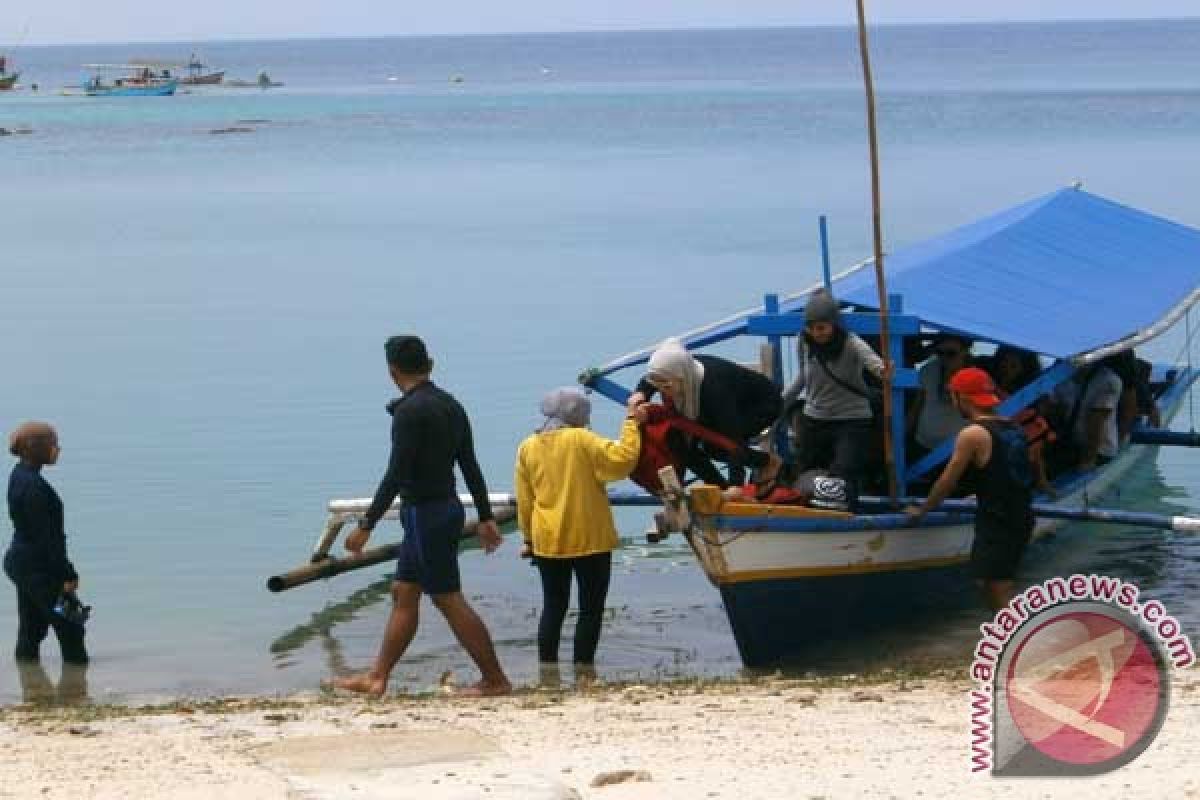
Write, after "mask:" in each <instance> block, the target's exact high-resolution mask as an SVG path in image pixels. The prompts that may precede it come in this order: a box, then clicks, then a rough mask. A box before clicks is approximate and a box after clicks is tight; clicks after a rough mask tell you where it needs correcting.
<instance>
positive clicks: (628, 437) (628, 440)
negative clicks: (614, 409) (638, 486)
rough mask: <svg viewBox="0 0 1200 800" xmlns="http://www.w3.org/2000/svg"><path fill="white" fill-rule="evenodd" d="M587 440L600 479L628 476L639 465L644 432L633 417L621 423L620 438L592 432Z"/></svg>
mask: <svg viewBox="0 0 1200 800" xmlns="http://www.w3.org/2000/svg"><path fill="white" fill-rule="evenodd" d="M586 441H587V443H588V454H589V455H590V456H591V459H592V469H593V471H594V472H595V475H596V479H597V480H599V481H603V482H604V483H611V482H612V481H619V480H621V479H623V478H628V477H629V473H631V472H633V468H634V467H636V466H637V462H638V456H639V455H640V454H641V449H642V432H641V429H639V428H638V421H637V420H636V419H634V418H633V417H626V418H625V422H624V423H622V424H621V437H620V438H619V439H617V440H612V439H605V438H604V437H603V436H598V435H596V434H592V435H591V436H589V437H588V438H587V440H586Z"/></svg>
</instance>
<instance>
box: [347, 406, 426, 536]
mask: <svg viewBox="0 0 1200 800" xmlns="http://www.w3.org/2000/svg"><path fill="white" fill-rule="evenodd" d="M409 417H410V414H405V413H404V409H403V407H402V406H401V407H399V408H396V409H394V411H393V414H392V451H391V453H390V454H389V455H388V465H387V471H386V472H384V473H383V478H382V480H380V481H379V488H377V489H376V490H375V497H374V498H373V499H372V500H371V505H370V506H369V507H368V508H367V513H366V514H364V515H363V516H362V517H360V518H359V520H358V527H357V528H355V529H354V530H353V531H351V532H350V535H349V536H347V537H346V545H345V546H346V549H347V550H349V551H350V552H351V553H361V552H362V549H363V547H365V546H366V544H367V540H368V539H370V538H371V531H373V530H374V529H375V526H376V525H378V524H379V520H381V519H383V515H384V514H386V513H387V511H388V509H389V508H391V507H392V503H393V502H394V501H395V499H396V495H398V494H400V490H401V489H403V488H404V485H405V483H407V482H408V481H409V480H410V473H411V471H412V461H413V456H414V452H415V449H416V443H417V432H416V430H415V429H414V427H415V426H414V424H413V421H412V420H411V419H410V418H409Z"/></svg>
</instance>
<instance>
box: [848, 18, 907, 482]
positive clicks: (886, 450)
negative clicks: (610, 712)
mask: <svg viewBox="0 0 1200 800" xmlns="http://www.w3.org/2000/svg"><path fill="white" fill-rule="evenodd" d="M857 3H858V51H859V54H860V55H861V56H862V69H863V85H864V87H865V89H866V95H867V137H868V140H869V142H870V150H871V222H872V224H873V227H874V238H875V286H876V287H877V288H878V290H879V349H880V354H881V355H882V356H883V358H884V363H885V364H889V365H890V363H891V362H890V361H889V359H890V356H891V352H892V350H891V340H890V337H889V336H888V296H887V283H886V281H885V279H884V274H883V227H882V225H881V223H880V205H881V203H880V198H879V139H878V135H877V133H876V129H875V86H874V84H873V82H872V81H871V55H870V52H869V50H868V47H867V13H866V9H865V8H864V0H857ZM883 457H884V461H885V463H886V465H887V479H888V495H889V496H890V497H891V499H892V502H893V503H895V502H896V500H897V493H896V457H895V448H894V446H893V442H892V376H891V370H890V369H889V370H885V371H884V376H883Z"/></svg>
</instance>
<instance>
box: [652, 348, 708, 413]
mask: <svg viewBox="0 0 1200 800" xmlns="http://www.w3.org/2000/svg"><path fill="white" fill-rule="evenodd" d="M646 377H647V378H649V379H650V380H651V381H652V382H653V381H655V380H661V379H663V378H667V379H669V380H671V381H673V382H674V383H675V384H676V385H678V386H679V387H681V391H680V392H679V394H678V395H677V396H674V397H673V400H674V403H675V408H676V410H677V411H679V413H680V414H683V415H684V416H685V417H687V418H688V419H695V418H696V417H697V416H699V414H700V383H701V382H702V381H703V380H704V365H703V364H701V363H700V362H699V361H697V360H696V359H694V358H692V355H691V353H689V352H688V351H687V350H686V349H685V348H684V346H683V343H682V342H680V341H679V340H678V339H676V338H673V337H672V338H670V339H667V340H665V341H664V342H663V343H662V344H660V345H659V346H658V348H657V349H656V350H655V351H654V355H652V356H650V364H649V369H648V370H647V371H646Z"/></svg>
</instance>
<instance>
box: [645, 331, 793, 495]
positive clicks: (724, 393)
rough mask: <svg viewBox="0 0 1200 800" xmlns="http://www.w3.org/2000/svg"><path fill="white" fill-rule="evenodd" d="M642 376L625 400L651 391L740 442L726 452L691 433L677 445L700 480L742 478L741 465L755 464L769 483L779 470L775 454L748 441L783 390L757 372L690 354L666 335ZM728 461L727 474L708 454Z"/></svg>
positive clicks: (723, 483) (776, 409) (772, 415)
mask: <svg viewBox="0 0 1200 800" xmlns="http://www.w3.org/2000/svg"><path fill="white" fill-rule="evenodd" d="M648 366H649V369H648V370H647V372H646V377H645V378H643V379H642V381H641V383H639V384H638V386H637V389H636V391H635V392H634V394H633V396H632V397H631V398H630V402H631V403H632V404H633V405H634V406H635V407H636V406H637V405H640V404H641V403H643V402H645V401H647V400H649V399H650V398H651V397H653V396H654V394H655V393H656V392H661V393H662V395H663V397H664V399H666V400H668V401H669V402H670V404H671V405H672V406H673V407H674V408H675V410H676V411H678V412H679V413H680V414H682V415H683V416H685V417H687V418H688V419H690V420H694V421H695V422H697V423H698V424H700V425H702V426H703V427H705V428H707V429H709V430H710V431H714V432H716V433H719V434H722V435H723V436H726V437H728V438H730V439H732V440H734V441H735V442H738V443H739V444H741V447H739V448H738V449H737V450H736V451H735V452H732V453H726V452H722V451H717V450H715V449H712V448H710V447H706V446H705V445H704V444H703V443H702V442H700V441H699V440H696V439H693V440H692V441H690V442H687V443H686V444H684V445H683V446H682V448H681V449H682V450H683V453H684V465H685V466H686V467H687V468H688V469H690V470H691V471H692V472H693V473H694V474H695V475H696V476H697V477H698V478H700V479H701V480H703V481H704V482H705V483H711V484H715V485H717V486H720V487H722V488H726V487H728V486H729V485H730V484H733V485H735V486H740V485H742V484H743V483H745V479H746V472H745V470H746V467H750V468H752V469H755V470H757V475H756V482H757V483H761V484H763V485H769V484H770V483H771V481H772V480H773V479H774V478H775V476H776V475H777V474H778V472H779V468H780V466H781V462H780V460H779V458H778V457H777V456H775V455H774V454H771V453H767V452H764V451H762V450H756V449H754V448H752V447H749V446H748V445H747V442H748V441H749V440H750V439H752V438H753V437H755V436H758V435H759V434H760V433H762V432H763V430H764V429H766V428H768V427H770V425H771V424H772V423H774V422H775V420H777V419H779V415H780V413H781V412H782V411H783V394H782V392H781V390H780V388H779V387H778V386H776V385H775V382H774V381H772V380H771V379H770V378H768V377H767V376H766V375H763V374H761V373H759V372H755V371H754V370H752V369H747V368H746V367H743V366H741V365H739V364H734V363H733V362H732V361H727V360H726V359H724V358H720V357H718V356H710V355H699V356H693V355H691V354H690V353H688V352H687V350H686V349H684V347H683V345H682V344H681V343H680V342H679V340H678V339H667V340H666V341H665V342H663V343H662V344H661V345H660V346H659V347H658V349H657V350H655V351H654V355H652V356H651V357H650V363H649V365H648ZM711 459H716V460H717V461H721V462H724V463H726V464H728V465H729V478H728V479H726V478H725V477H724V476H722V475H721V473H720V472H719V471H718V470H717V468H716V467H715V466H713V463H712V460H711Z"/></svg>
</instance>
